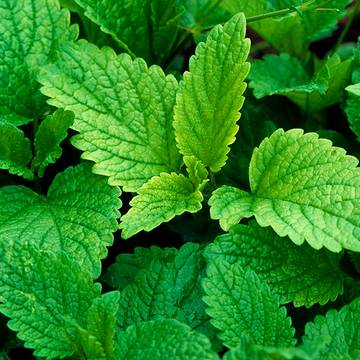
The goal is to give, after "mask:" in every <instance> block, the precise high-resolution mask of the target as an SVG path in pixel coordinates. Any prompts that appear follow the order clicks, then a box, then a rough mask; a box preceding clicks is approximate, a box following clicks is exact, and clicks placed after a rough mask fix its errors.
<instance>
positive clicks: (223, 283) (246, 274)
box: [203, 260, 295, 348]
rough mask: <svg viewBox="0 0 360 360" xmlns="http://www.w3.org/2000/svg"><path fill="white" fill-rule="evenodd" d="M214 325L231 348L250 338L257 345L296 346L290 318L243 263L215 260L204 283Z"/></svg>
mask: <svg viewBox="0 0 360 360" xmlns="http://www.w3.org/2000/svg"><path fill="white" fill-rule="evenodd" d="M203 288H204V290H205V293H206V296H205V297H204V298H203V300H204V301H205V303H206V304H207V305H208V306H209V308H208V309H207V313H208V314H209V315H210V316H211V317H212V320H211V323H212V324H213V325H214V326H215V327H217V328H218V329H219V330H220V333H219V335H218V336H219V338H220V339H221V340H223V342H224V345H226V346H227V347H229V348H234V347H236V346H237V345H238V344H239V342H240V339H241V337H243V336H248V337H249V339H250V340H252V341H253V342H254V343H256V344H258V345H265V346H284V347H286V346H289V345H291V344H293V343H294V341H295V340H294V339H293V335H294V330H293V329H292V328H291V319H290V318H288V317H286V308H285V307H281V308H280V303H279V300H278V297H277V296H275V295H273V294H271V292H270V289H269V287H268V285H267V284H266V283H265V282H264V281H261V280H260V278H259V277H258V276H257V275H256V273H255V272H254V271H252V270H250V269H246V270H244V269H243V268H242V266H241V264H240V263H235V264H233V265H231V264H229V263H227V262H224V261H221V260H215V261H213V262H211V263H210V265H209V266H208V270H207V277H206V278H205V279H204V280H203Z"/></svg>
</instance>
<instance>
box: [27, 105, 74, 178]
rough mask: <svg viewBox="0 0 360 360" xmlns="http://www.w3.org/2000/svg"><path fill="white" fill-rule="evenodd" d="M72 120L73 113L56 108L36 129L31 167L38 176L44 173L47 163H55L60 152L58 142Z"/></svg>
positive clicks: (64, 135) (65, 134)
mask: <svg viewBox="0 0 360 360" xmlns="http://www.w3.org/2000/svg"><path fill="white" fill-rule="evenodd" d="M73 121H74V115H73V113H71V112H70V111H64V110H63V109H58V110H57V111H55V112H54V114H52V115H49V116H48V117H46V118H45V120H44V121H43V122H42V123H41V124H40V126H39V128H38V129H37V132H36V134H35V140H34V146H35V157H34V159H33V162H32V167H33V168H34V169H36V170H37V171H38V173H39V176H40V177H42V176H43V175H44V170H45V168H46V167H47V166H48V165H49V164H53V163H55V162H56V160H57V159H58V158H60V156H61V153H62V148H61V147H60V143H61V142H62V141H63V140H64V139H65V138H66V136H67V131H68V129H69V127H70V126H71V125H72V124H73Z"/></svg>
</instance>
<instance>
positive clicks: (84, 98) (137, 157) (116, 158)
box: [40, 41, 181, 191]
mask: <svg viewBox="0 0 360 360" xmlns="http://www.w3.org/2000/svg"><path fill="white" fill-rule="evenodd" d="M40 81H41V82H42V83H43V84H44V87H43V88H42V91H43V93H44V94H46V95H48V96H49V97H51V98H52V99H51V100H49V102H50V103H51V104H52V105H55V106H57V107H62V108H64V109H66V110H71V111H73V112H74V114H75V121H74V125H73V128H74V129H75V130H77V131H78V132H80V134H79V135H77V136H76V137H74V138H73V142H72V143H73V145H74V146H76V147H77V148H79V149H80V150H83V151H84V153H83V155H82V157H83V158H85V159H88V160H92V161H94V162H95V163H96V165H95V166H94V168H93V171H94V172H95V173H97V174H101V175H105V176H109V177H110V178H109V183H110V184H112V185H121V186H123V187H124V189H125V190H126V191H137V190H138V189H139V188H140V187H141V186H142V185H143V184H144V183H145V182H147V180H148V179H150V178H151V177H152V176H155V175H159V174H160V173H161V172H163V171H164V172H171V171H174V170H175V171H176V170H178V169H179V167H180V164H181V157H180V154H179V153H178V150H177V148H176V145H175V136H174V132H173V127H172V120H173V106H174V103H175V94H176V91H177V87H178V84H177V81H176V80H175V78H174V77H173V76H171V75H169V76H165V75H164V73H163V71H162V70H161V69H160V68H159V67H157V66H152V67H150V68H147V66H146V64H145V62H144V61H143V60H142V59H135V60H134V61H133V60H131V58H130V57H129V56H128V55H126V54H121V55H119V56H117V55H116V54H115V53H114V52H113V50H111V49H110V48H103V49H102V50H99V49H98V48H96V47H95V46H93V45H91V44H89V43H87V42H84V41H81V42H79V43H77V44H68V45H67V46H64V47H63V48H62V51H61V53H60V55H59V57H58V59H57V61H56V62H55V64H53V65H50V66H48V67H47V68H46V70H44V71H43V72H42V75H41V76H40Z"/></svg>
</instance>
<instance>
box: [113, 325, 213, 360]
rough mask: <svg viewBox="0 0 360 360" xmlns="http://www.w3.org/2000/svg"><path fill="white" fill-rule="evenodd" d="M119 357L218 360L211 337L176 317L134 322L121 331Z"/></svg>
mask: <svg viewBox="0 0 360 360" xmlns="http://www.w3.org/2000/svg"><path fill="white" fill-rule="evenodd" d="M116 355H117V358H118V359H127V360H153V359H168V360H216V359H219V357H218V356H217V354H216V353H215V352H213V351H212V350H211V344H210V341H209V339H208V338H207V337H206V336H205V335H202V334H199V333H197V332H194V331H192V330H191V328H189V327H188V326H187V325H185V324H182V323H180V322H179V321H177V320H173V319H163V320H154V321H148V322H144V323H139V324H134V325H132V326H130V327H128V329H127V330H126V331H124V332H121V333H120V334H119V343H118V350H117V352H116Z"/></svg>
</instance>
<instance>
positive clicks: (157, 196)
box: [120, 173, 203, 239]
mask: <svg viewBox="0 0 360 360" xmlns="http://www.w3.org/2000/svg"><path fill="white" fill-rule="evenodd" d="M202 201H203V196H202V194H201V192H200V191H199V190H198V189H196V188H195V187H194V185H193V183H192V182H191V180H189V179H188V178H186V177H185V176H184V175H179V174H175V173H171V174H166V173H162V174H160V176H156V177H153V178H152V179H150V180H149V181H148V182H147V183H146V184H145V185H143V187H142V188H140V189H139V190H138V195H136V196H135V197H134V198H133V199H132V200H131V201H130V206H131V208H130V210H129V211H128V212H127V213H126V214H125V215H124V216H123V217H122V218H121V224H120V229H122V233H121V236H122V238H123V239H128V238H129V237H131V236H133V235H135V234H136V233H138V232H139V231H141V230H145V231H151V230H152V229H154V228H156V227H157V226H158V225H160V224H161V223H163V222H167V221H169V220H171V219H172V218H174V217H175V216H176V215H181V214H183V213H184V212H186V211H188V212H191V213H195V212H197V211H199V210H200V209H201V202H202Z"/></svg>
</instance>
